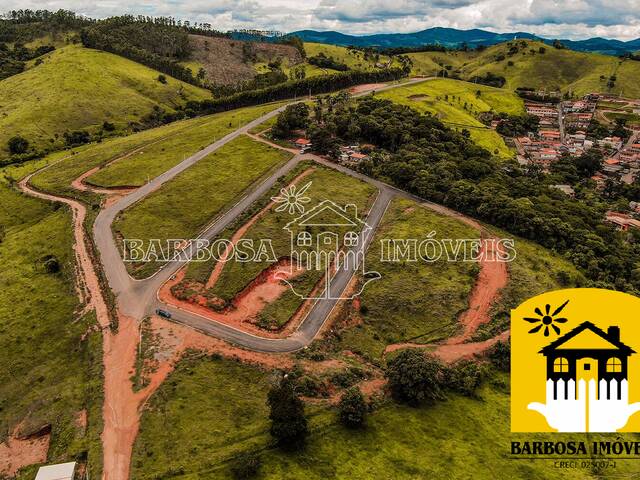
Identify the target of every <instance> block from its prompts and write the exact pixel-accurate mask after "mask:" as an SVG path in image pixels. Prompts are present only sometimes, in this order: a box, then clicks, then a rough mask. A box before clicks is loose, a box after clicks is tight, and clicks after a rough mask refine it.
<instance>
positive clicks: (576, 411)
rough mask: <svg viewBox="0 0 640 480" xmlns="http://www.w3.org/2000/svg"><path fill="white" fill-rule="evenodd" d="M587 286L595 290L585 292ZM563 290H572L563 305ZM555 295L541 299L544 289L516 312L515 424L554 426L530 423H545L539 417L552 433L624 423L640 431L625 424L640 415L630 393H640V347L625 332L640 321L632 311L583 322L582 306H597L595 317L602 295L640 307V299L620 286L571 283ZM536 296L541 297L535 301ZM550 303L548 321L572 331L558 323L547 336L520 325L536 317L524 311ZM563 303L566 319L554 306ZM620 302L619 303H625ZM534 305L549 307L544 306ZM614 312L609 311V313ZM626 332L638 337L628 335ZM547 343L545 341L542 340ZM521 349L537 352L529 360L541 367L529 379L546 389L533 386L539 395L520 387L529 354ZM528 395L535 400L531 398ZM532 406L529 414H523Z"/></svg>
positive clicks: (616, 427)
mask: <svg viewBox="0 0 640 480" xmlns="http://www.w3.org/2000/svg"><path fill="white" fill-rule="evenodd" d="M585 290H586V291H590V292H592V293H593V295H592V296H591V297H589V296H588V295H587V296H585V295H584V291H585ZM561 292H562V293H565V296H566V298H565V299H563V300H562V302H563V303H562V302H559V301H558V300H556V299H558V298H562V297H561V296H560V295H561ZM596 292H597V293H596ZM551 293H552V294H545V295H549V297H548V298H546V299H545V298H542V297H545V295H542V296H540V297H536V298H535V299H532V300H530V301H527V302H525V304H523V306H524V308H523V306H521V307H518V309H516V310H514V311H513V312H512V327H513V328H512V357H513V360H514V361H513V365H512V401H513V400H514V398H515V403H516V404H517V405H518V407H517V408H518V410H519V412H516V411H514V409H513V408H512V430H513V431H545V430H547V429H544V428H537V427H536V428H534V427H532V426H529V427H527V426H526V425H525V424H526V423H528V424H529V425H533V424H534V423H535V424H537V425H540V422H541V421H544V422H546V424H547V427H548V428H549V430H547V431H558V432H616V431H622V430H621V429H623V428H624V429H625V430H624V431H637V430H628V429H627V428H625V427H627V426H628V424H629V423H630V420H631V419H632V418H633V415H634V414H635V413H636V412H638V411H640V403H631V404H630V403H629V398H630V393H631V395H632V396H633V397H635V398H639V396H638V395H637V391H638V388H637V385H636V384H638V383H640V373H638V365H637V360H636V359H635V357H633V355H634V354H635V353H636V351H635V350H634V349H633V348H632V347H631V346H629V345H628V344H627V343H625V342H623V341H622V340H621V334H622V333H625V334H626V333H627V331H628V333H630V334H631V333H633V332H634V331H635V330H637V329H638V325H637V322H636V321H635V320H634V316H631V315H630V316H628V317H626V318H625V317H622V318H621V319H620V321H616V322H610V321H598V320H589V321H582V322H580V321H579V319H580V317H581V316H582V315H581V314H580V313H579V312H590V314H589V315H588V316H589V318H592V319H593V318H596V315H597V314H596V312H595V311H594V309H595V310H599V309H600V308H602V306H603V304H602V299H600V300H599V299H598V297H599V296H605V297H609V300H610V301H611V300H614V297H615V300H617V301H619V300H620V298H624V299H625V300H626V301H627V302H625V303H627V304H629V305H630V304H634V305H635V307H634V308H636V309H637V308H638V299H637V298H635V297H632V296H631V295H626V294H622V293H620V292H610V291H608V290H599V289H572V290H563V291H557V292H551ZM621 296H622V297H621ZM551 297H554V298H553V299H552V298H551ZM567 299H568V300H567ZM532 301H535V303H530V302H532ZM585 302H586V303H585ZM545 303H546V312H547V315H543V317H542V319H541V320H542V322H543V323H542V324H549V325H555V323H556V322H560V323H558V325H561V328H562V329H563V330H565V331H566V330H567V329H568V331H566V333H563V332H562V331H560V327H558V326H557V325H556V326H555V327H552V328H551V329H549V330H547V331H546V333H545V334H544V335H539V334H537V335H535V333H536V332H537V331H538V330H536V328H533V329H529V330H527V329H528V328H530V327H531V325H530V324H529V325H525V329H522V328H520V326H521V325H520V324H521V323H525V324H526V323H527V322H532V321H533V320H534V319H533V318H531V317H527V316H523V315H522V314H523V313H524V314H525V315H526V312H527V310H529V311H530V310H531V307H532V306H535V305H536V304H537V305H544V304H545ZM560 303H562V305H561V307H560V308H558V309H556V310H555V311H558V310H561V309H562V308H564V312H563V318H559V319H554V318H553V316H552V315H549V310H550V306H551V305H559V304H560ZM596 304H598V305H597V306H596ZM525 305H530V306H525ZM565 305H566V308H565V307H564V306H565ZM610 305H611V304H610ZM616 306H617V308H620V305H619V303H618V305H616ZM590 307H591V308H590ZM623 310H624V309H623ZM535 311H536V312H540V313H542V312H541V309H540V308H538V307H536V308H535ZM555 311H554V313H555ZM636 311H637V310H636ZM515 312H517V313H515ZM603 316H605V315H603ZM609 316H610V315H606V316H605V318H606V317H609ZM582 318H584V317H582ZM622 324H624V327H622V326H621V325H622ZM571 327H573V328H571ZM532 333H534V335H532ZM625 338H627V339H633V338H638V337H637V336H635V335H626V337H625ZM541 341H542V342H545V343H546V344H545V343H542V344H540V342H541ZM536 344H537V348H536ZM533 348H535V351H534V350H533ZM518 350H520V352H519V351H518ZM522 350H526V356H530V355H535V357H536V358H534V359H530V360H529V363H530V365H535V366H536V368H535V369H534V370H535V373H536V374H535V376H530V377H529V378H530V381H529V384H530V385H531V382H535V384H536V385H538V386H539V387H541V388H537V389H535V388H532V389H530V390H531V391H532V393H533V394H532V395H527V393H526V392H523V391H520V389H521V388H522V382H520V381H518V380H515V382H514V381H513V380H514V377H515V376H516V375H517V374H518V372H517V370H519V369H521V368H522V367H523V365H524V356H523V354H524V353H525V352H523V351H522ZM542 385H544V387H542ZM631 387H633V388H631ZM527 396H528V397H530V398H528V399H525V397H527ZM533 397H537V398H533ZM521 399H522V401H521ZM526 400H529V401H526ZM536 400H537V401H536ZM539 400H544V402H542V401H539ZM525 409H526V414H525V413H523V412H522V410H525ZM531 415H533V416H534V417H537V418H534V417H532V416H531ZM638 417H640V415H639V416H638ZM523 420H526V421H523ZM633 420H634V421H633V422H631V423H633V424H634V425H636V426H635V427H631V428H637V420H638V419H636V418H633ZM514 427H515V429H514ZM629 427H630V426H629Z"/></svg>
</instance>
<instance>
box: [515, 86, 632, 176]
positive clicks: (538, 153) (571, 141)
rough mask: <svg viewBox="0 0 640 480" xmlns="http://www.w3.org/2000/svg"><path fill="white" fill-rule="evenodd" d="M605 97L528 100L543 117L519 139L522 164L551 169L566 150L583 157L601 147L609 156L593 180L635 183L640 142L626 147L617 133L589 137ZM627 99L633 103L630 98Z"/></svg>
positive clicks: (529, 106)
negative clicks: (613, 179)
mask: <svg viewBox="0 0 640 480" xmlns="http://www.w3.org/2000/svg"><path fill="white" fill-rule="evenodd" d="M601 99H602V98H601V95H598V94H589V95H586V96H585V97H583V98H582V99H580V100H574V101H564V102H561V103H559V104H557V105H556V104H553V103H533V102H527V103H526V104H525V107H526V110H527V113H528V114H529V115H534V116H536V117H538V119H539V131H538V132H529V133H528V135H527V136H524V137H519V138H516V139H515V145H516V148H517V150H518V160H519V161H520V163H522V164H528V163H534V164H538V165H541V166H542V167H543V169H545V170H547V169H548V168H549V166H550V165H551V164H552V163H554V162H555V161H557V160H558V159H559V158H560V157H561V156H562V155H563V154H565V153H567V154H570V155H572V156H580V155H582V154H583V153H584V152H586V151H587V150H589V149H590V148H593V147H598V148H600V149H601V150H602V151H603V152H604V153H605V156H606V157H608V158H606V160H605V164H604V167H603V169H602V172H599V173H598V174H596V175H594V176H593V177H592V178H593V180H595V181H596V183H597V184H598V185H599V186H603V185H604V183H605V182H606V179H607V178H610V177H615V178H616V180H621V181H625V182H627V183H630V182H632V181H633V178H634V176H635V174H636V173H637V172H638V171H640V145H639V144H637V143H636V144H632V145H626V146H625V144H624V141H623V139H622V138H620V137H615V136H611V137H606V138H603V139H599V140H596V139H592V138H589V135H588V133H587V130H588V128H589V124H590V123H591V122H592V120H593V118H594V115H595V112H596V108H597V106H598V101H599V100H601ZM606 100H607V101H613V100H611V99H606ZM624 102H625V104H629V100H625V101H624ZM639 108H640V105H639Z"/></svg>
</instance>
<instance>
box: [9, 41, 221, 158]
mask: <svg viewBox="0 0 640 480" xmlns="http://www.w3.org/2000/svg"><path fill="white" fill-rule="evenodd" d="M41 60H42V63H41V64H39V65H35V62H32V64H31V65H30V68H29V69H28V70H27V71H25V72H23V73H21V74H19V75H15V76H13V77H9V78H7V79H5V80H3V81H1V82H0V106H1V107H0V111H1V112H2V113H0V161H2V160H5V159H6V158H7V157H8V156H9V152H8V150H7V140H8V139H9V138H11V137H13V136H14V135H20V136H22V137H24V138H26V139H27V140H28V141H29V142H30V143H31V145H32V146H34V147H36V148H38V149H56V148H60V147H62V146H63V144H64V140H63V138H62V137H63V134H64V133H65V132H67V131H73V130H79V129H86V130H88V131H89V132H91V133H96V132H98V131H100V129H101V128H102V124H103V122H105V121H108V122H110V123H113V124H114V125H115V128H116V132H117V131H121V130H124V129H126V128H127V127H128V126H129V125H130V124H131V123H135V122H137V121H139V120H140V119H141V118H142V117H144V116H145V115H147V114H149V113H150V112H151V111H152V110H153V108H154V107H155V106H159V107H161V108H163V109H165V110H168V111H172V110H173V109H174V108H175V107H177V106H178V105H182V104H184V103H185V102H186V101H187V100H192V99H204V98H207V97H209V96H210V95H211V94H210V93H209V92H208V91H207V90H204V89H201V88H197V87H194V86H192V85H189V84H186V83H183V82H180V81H178V80H175V79H173V78H170V77H167V82H166V83H161V82H159V81H158V75H159V73H158V72H157V71H155V70H152V69H150V68H147V67H145V66H143V65H140V64H138V63H135V62H132V61H130V60H127V59H124V58H122V57H119V56H117V55H112V54H110V53H106V52H100V51H97V50H91V49H86V48H82V47H80V46H75V45H69V46H66V47H64V48H61V49H59V50H56V51H54V52H52V53H50V54H48V55H45V56H43V57H41Z"/></svg>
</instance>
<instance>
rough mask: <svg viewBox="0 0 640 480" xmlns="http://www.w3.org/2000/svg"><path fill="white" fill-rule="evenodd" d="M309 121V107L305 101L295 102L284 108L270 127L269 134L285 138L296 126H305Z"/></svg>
mask: <svg viewBox="0 0 640 480" xmlns="http://www.w3.org/2000/svg"><path fill="white" fill-rule="evenodd" d="M308 122H309V107H308V106H307V104H305V103H295V104H293V105H289V106H288V107H287V108H285V109H284V111H282V112H281V113H280V114H279V115H278V119H277V120H276V124H275V125H274V126H273V128H272V129H271V134H272V135H273V136H274V137H276V138H287V137H288V136H289V135H291V131H292V130H295V129H298V128H306V126H307V124H308Z"/></svg>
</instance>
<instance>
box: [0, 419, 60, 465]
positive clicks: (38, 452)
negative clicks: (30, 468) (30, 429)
mask: <svg viewBox="0 0 640 480" xmlns="http://www.w3.org/2000/svg"><path fill="white" fill-rule="evenodd" d="M16 430H17V429H16ZM50 437H51V434H50V433H46V434H44V435H39V436H33V437H28V438H19V437H18V436H17V435H16V432H14V433H13V434H12V435H11V436H9V438H8V439H7V441H6V442H3V443H0V477H4V476H5V475H6V476H7V477H13V476H15V475H16V473H18V470H20V469H21V468H22V467H26V466H27V465H33V464H34V463H43V462H46V460H47V452H48V451H49V440H50Z"/></svg>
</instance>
